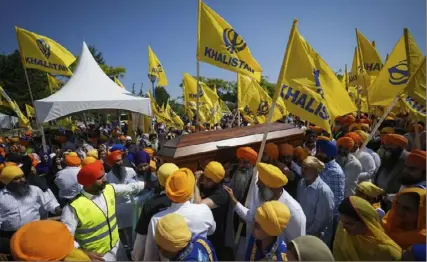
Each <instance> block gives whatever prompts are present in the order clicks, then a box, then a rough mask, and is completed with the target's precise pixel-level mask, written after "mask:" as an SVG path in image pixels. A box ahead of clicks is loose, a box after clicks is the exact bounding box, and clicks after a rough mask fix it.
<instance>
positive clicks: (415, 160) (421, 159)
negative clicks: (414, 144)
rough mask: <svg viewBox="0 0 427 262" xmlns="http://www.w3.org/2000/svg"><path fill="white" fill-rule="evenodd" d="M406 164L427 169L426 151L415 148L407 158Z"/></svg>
mask: <svg viewBox="0 0 427 262" xmlns="http://www.w3.org/2000/svg"><path fill="white" fill-rule="evenodd" d="M405 164H406V165H408V166H413V167H417V168H420V169H422V170H426V151H423V150H419V149H413V150H412V151H411V153H410V154H409V155H408V157H407V158H406V162H405Z"/></svg>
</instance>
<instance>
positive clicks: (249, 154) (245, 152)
mask: <svg viewBox="0 0 427 262" xmlns="http://www.w3.org/2000/svg"><path fill="white" fill-rule="evenodd" d="M237 158H238V159H245V160H248V161H249V162H251V164H252V165H255V164H256V160H257V158H258V153H257V152H255V150H253V149H252V148H251V147H248V146H245V147H239V148H238V149H237Z"/></svg>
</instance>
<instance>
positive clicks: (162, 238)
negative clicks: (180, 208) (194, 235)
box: [154, 213, 191, 252]
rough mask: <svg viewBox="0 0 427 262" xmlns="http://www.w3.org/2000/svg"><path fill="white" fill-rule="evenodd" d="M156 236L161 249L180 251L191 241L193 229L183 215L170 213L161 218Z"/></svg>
mask: <svg viewBox="0 0 427 262" xmlns="http://www.w3.org/2000/svg"><path fill="white" fill-rule="evenodd" d="M154 238H155V240H156V244H157V245H158V246H159V247H160V248H161V249H163V250H166V251H168V252H178V251H180V250H182V249H183V248H185V247H186V246H187V245H188V242H190V240H191V231H190V229H189V228H188V225H187V222H185V218H184V217H183V216H181V215H178V214H176V213H170V214H167V215H166V216H164V217H162V218H160V220H159V222H158V223H157V226H156V233H155V234H154Z"/></svg>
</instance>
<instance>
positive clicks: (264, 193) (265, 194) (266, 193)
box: [258, 187, 273, 203]
mask: <svg viewBox="0 0 427 262" xmlns="http://www.w3.org/2000/svg"><path fill="white" fill-rule="evenodd" d="M272 198H273V191H271V189H270V188H268V187H262V188H260V187H258V199H259V200H260V203H264V202H267V201H270V200H271V199H272Z"/></svg>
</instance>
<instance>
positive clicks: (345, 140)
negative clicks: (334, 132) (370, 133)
mask: <svg viewBox="0 0 427 262" xmlns="http://www.w3.org/2000/svg"><path fill="white" fill-rule="evenodd" d="M337 146H339V147H344V148H347V149H353V147H354V140H353V139H352V138H350V137H341V138H339V139H338V140H337Z"/></svg>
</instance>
